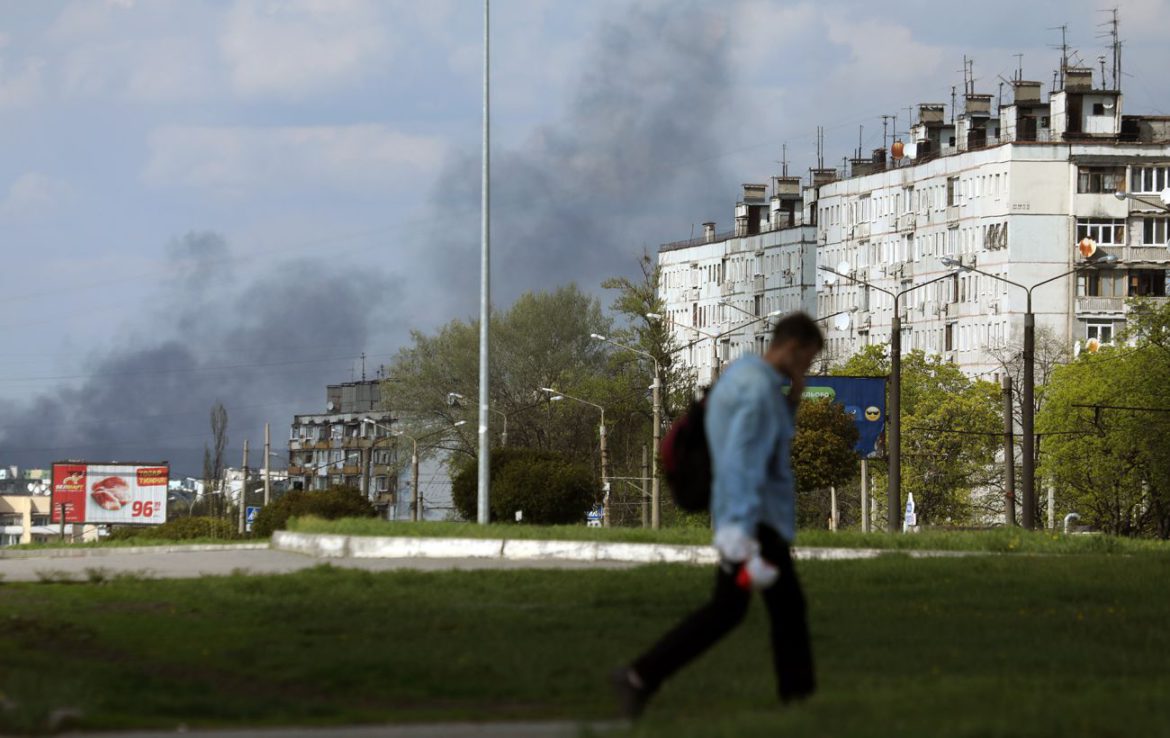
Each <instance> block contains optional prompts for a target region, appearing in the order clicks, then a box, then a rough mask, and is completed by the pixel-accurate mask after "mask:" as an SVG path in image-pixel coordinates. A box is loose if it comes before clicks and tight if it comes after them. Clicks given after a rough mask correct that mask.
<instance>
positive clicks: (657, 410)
mask: <svg viewBox="0 0 1170 738" xmlns="http://www.w3.org/2000/svg"><path fill="white" fill-rule="evenodd" d="M590 338H592V339H593V340H595V341H603V342H605V343H608V344H610V345H612V346H617V347H618V348H621V349H625V350H626V351H629V352H631V353H635V354H638V355H639V356H645V357H646V358H647V359H649V360H650V361H652V362H654V384H652V385H651V386H650V387H651V393H652V395H651V397H652V400H651V401H652V402H653V404H654V419H653V421H652V428H651V441H650V442H651V447H650V453H651V455H652V456H653V458H652V459H651V460H650V465H651V467H652V468H653V476H652V477H651V478H650V527H651V528H653V529H654V530H658V528H659V526H660V525H661V523H662V519H661V514H660V513H661V505H660V501H661V500H660V492H661V485H660V484H659V479H658V439H659V437H660V436H661V435H662V389H661V387H662V369H661V367H660V366H659V365H658V358H657V357H656V356H654V354H652V353H650V352H649V351H643V350H642V349H639V348H634V347H633V346H627V345H626V344H624V343H619V342H618V341H614V340H613V339H611V338H606V337H605V336H603V335H601V334H599V333H591V334H590Z"/></svg>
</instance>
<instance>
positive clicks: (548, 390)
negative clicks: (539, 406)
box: [540, 387, 557, 395]
mask: <svg viewBox="0 0 1170 738" xmlns="http://www.w3.org/2000/svg"><path fill="white" fill-rule="evenodd" d="M540 391H541V392H547V393H549V394H550V395H555V394H557V391H556V390H555V389H553V388H552V387H541V388H540Z"/></svg>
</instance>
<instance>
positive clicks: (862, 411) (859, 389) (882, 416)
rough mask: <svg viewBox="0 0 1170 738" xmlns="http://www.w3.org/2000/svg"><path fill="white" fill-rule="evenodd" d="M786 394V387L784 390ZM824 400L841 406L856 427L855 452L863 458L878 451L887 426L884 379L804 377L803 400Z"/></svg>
mask: <svg viewBox="0 0 1170 738" xmlns="http://www.w3.org/2000/svg"><path fill="white" fill-rule="evenodd" d="M784 391H785V393H787V392H788V387H787V386H785V388H784ZM824 397H827V398H829V399H830V400H832V401H833V402H835V403H837V404H839V405H843V406H844V407H845V412H847V413H849V414H850V415H852V416H853V422H854V423H856V424H857V446H856V447H855V448H856V449H857V453H859V454H861V455H862V456H863V457H866V456H873V455H875V454H876V453H877V452H878V442H879V441H880V440H881V437H882V431H883V430H885V427H886V378H885V377H817V376H809V377H805V384H804V399H806V400H815V399H817V398H824Z"/></svg>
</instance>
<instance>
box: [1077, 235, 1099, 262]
mask: <svg viewBox="0 0 1170 738" xmlns="http://www.w3.org/2000/svg"><path fill="white" fill-rule="evenodd" d="M1077 250H1078V251H1080V252H1081V256H1083V257H1085V258H1086V259H1091V258H1093V254H1095V253H1097V242H1096V241H1094V240H1093V239H1091V238H1089V237H1088V236H1085V237H1084V238H1082V239H1081V241H1080V243H1078V244H1077Z"/></svg>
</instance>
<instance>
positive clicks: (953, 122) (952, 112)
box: [951, 85, 955, 126]
mask: <svg viewBox="0 0 1170 738" xmlns="http://www.w3.org/2000/svg"><path fill="white" fill-rule="evenodd" d="M954 124H955V86H954V85H951V125H952V126H953V125H954Z"/></svg>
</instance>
